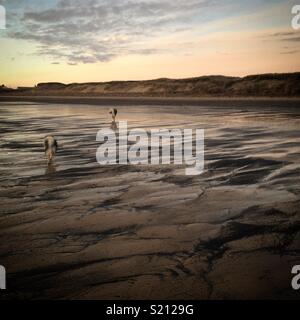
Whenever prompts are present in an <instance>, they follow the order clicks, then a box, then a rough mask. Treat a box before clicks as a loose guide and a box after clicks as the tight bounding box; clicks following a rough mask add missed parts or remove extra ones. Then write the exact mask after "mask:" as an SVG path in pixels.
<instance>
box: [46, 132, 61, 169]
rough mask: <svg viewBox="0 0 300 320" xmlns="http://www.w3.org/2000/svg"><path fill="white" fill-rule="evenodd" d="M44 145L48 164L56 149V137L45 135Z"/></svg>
mask: <svg viewBox="0 0 300 320" xmlns="http://www.w3.org/2000/svg"><path fill="white" fill-rule="evenodd" d="M44 147H45V154H46V157H47V163H48V164H50V163H51V161H52V159H53V157H54V155H55V153H56V151H57V149H58V144H57V141H56V139H55V138H54V137H53V136H47V137H45V139H44Z"/></svg>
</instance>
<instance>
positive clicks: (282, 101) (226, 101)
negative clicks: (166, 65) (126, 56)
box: [0, 95, 300, 108]
mask: <svg viewBox="0 0 300 320" xmlns="http://www.w3.org/2000/svg"><path fill="white" fill-rule="evenodd" d="M0 102H41V103H58V104H66V103H70V104H90V105H117V106H120V105H124V106H125V105H151V106H155V105H159V106H172V105H174V106H180V105H182V106H216V107H218V106H219V107H230V106H232V107H251V106H266V107H295V108H300V97H299V98H286V97H281V98H278V97H276V98H275V97H274V98H273V97H176V98H175V97H128V96H127V97H126V96H124V97H122V96H102V97H101V96H97V97H95V96H85V97H84V96H9V95H3V96H0ZM254 103H255V105H254Z"/></svg>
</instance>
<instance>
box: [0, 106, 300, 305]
mask: <svg viewBox="0 0 300 320" xmlns="http://www.w3.org/2000/svg"><path fill="white" fill-rule="evenodd" d="M107 109H108V108H107V107H97V106H88V105H84V106H79V105H46V104H43V105H38V104H37V105H35V104H33V105H30V104H27V105H26V106H24V105H20V104H19V105H5V104H1V105H0V135H1V139H0V147H1V148H0V154H1V156H0V181H1V189H0V201H1V209H0V229H1V233H0V257H1V264H3V265H5V267H6V269H7V272H8V280H9V288H10V291H8V292H7V294H9V295H11V296H13V297H20V298H24V297H26V298H36V299H38V298H79V299H85V298H91V299H93V298H103V299H114V298H115V299H134V298H135V299H147V298H150V299H155V298H156V299H160V298H164V299H210V298H214V299H219V298H234V299H236V298H239V299H243V298H280V299H285V298H298V297H299V293H298V292H295V291H293V290H291V287H290V281H291V266H292V265H294V264H299V263H300V260H299V259H300V254H299V252H300V211H299V205H300V198H299V194H300V182H299V173H300V164H299V163H300V137H299V127H300V118H299V115H300V114H299V111H297V110H295V109H293V110H290V109H288V108H284V103H283V108H281V109H279V108H277V109H276V110H275V109H274V110H272V109H271V108H268V109H264V108H261V107H260V106H257V107H253V108H251V107H249V106H247V110H245V109H243V108H229V107H228V108H226V109H225V108H220V107H218V108H212V107H209V108H208V107H192V106H169V107H167V106H164V107H155V106H151V107H146V106H135V107H129V106H126V107H118V109H119V113H118V121H123V120H126V121H128V126H129V129H131V128H143V129H147V130H150V129H151V128H161V127H163V128H181V129H182V128H203V129H205V172H204V173H203V174H202V175H200V176H186V175H185V174H184V168H183V167H182V166H175V165H171V166H169V165H164V166H160V165H157V166H155V165H137V166H132V165H115V166H100V165H99V164H98V163H97V162H96V150H97V147H98V146H99V144H98V143H97V141H96V134H97V132H98V130H99V129H101V128H109V127H111V119H109V120H108V117H107ZM46 134H53V135H55V137H57V139H58V141H59V143H61V144H62V146H63V147H62V148H59V149H58V153H57V155H56V157H55V162H54V163H53V165H51V166H49V167H45V159H44V158H43V157H42V155H43V152H44V150H43V148H42V146H41V141H42V139H43V137H44V136H45V135H46ZM58 168H59V170H58Z"/></svg>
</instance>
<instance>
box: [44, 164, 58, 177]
mask: <svg viewBox="0 0 300 320" xmlns="http://www.w3.org/2000/svg"><path fill="white" fill-rule="evenodd" d="M56 170H57V166H56V165H55V164H53V162H50V163H49V164H47V166H46V170H45V175H49V174H53V173H55V172H56Z"/></svg>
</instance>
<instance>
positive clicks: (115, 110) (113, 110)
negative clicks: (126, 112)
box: [108, 108, 118, 122]
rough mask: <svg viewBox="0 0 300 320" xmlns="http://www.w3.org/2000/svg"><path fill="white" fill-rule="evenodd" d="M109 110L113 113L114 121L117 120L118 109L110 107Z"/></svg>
mask: <svg viewBox="0 0 300 320" xmlns="http://www.w3.org/2000/svg"><path fill="white" fill-rule="evenodd" d="M108 112H109V113H110V114H111V118H112V121H113V122H115V121H116V116H117V113H118V110H117V109H115V108H111V109H109V111H108Z"/></svg>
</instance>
